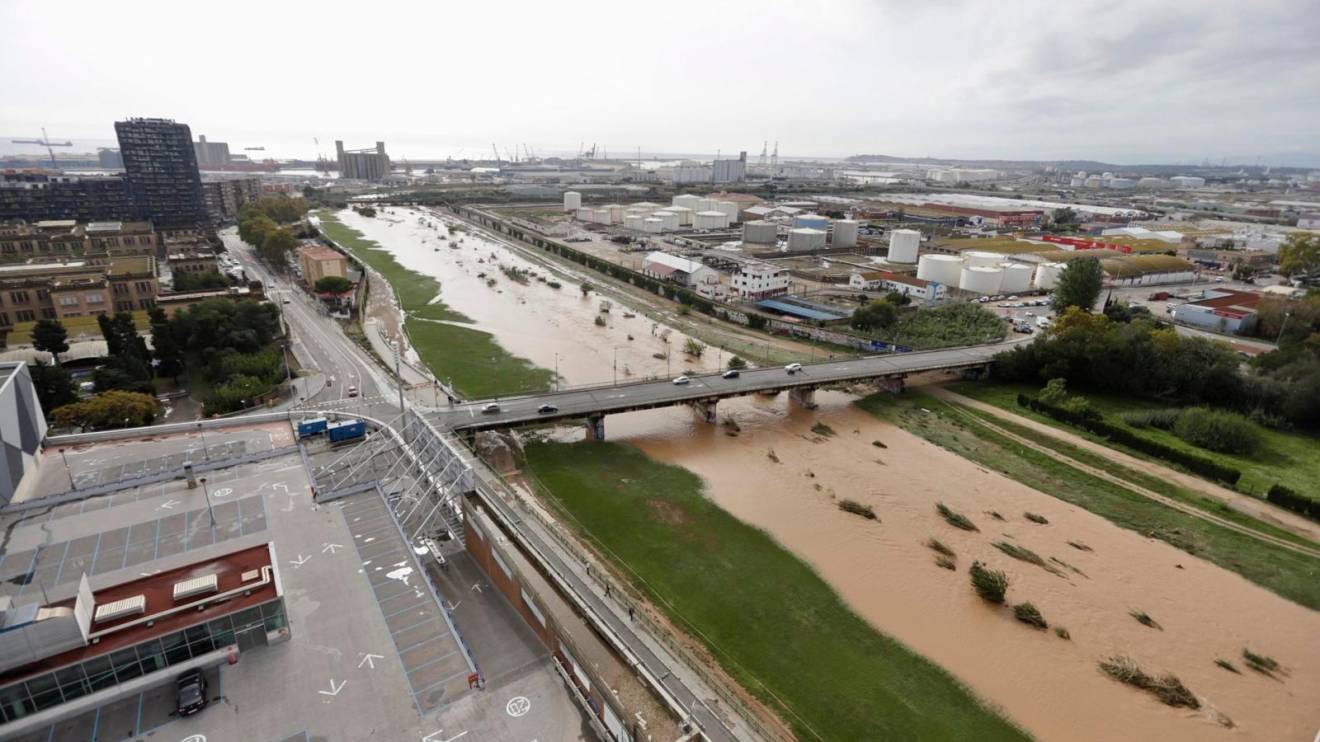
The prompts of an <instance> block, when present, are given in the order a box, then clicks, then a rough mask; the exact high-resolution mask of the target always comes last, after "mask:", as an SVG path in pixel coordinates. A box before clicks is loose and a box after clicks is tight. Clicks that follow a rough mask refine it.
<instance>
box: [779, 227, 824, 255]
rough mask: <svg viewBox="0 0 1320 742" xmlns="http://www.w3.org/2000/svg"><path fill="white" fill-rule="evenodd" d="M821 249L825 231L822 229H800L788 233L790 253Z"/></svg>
mask: <svg viewBox="0 0 1320 742" xmlns="http://www.w3.org/2000/svg"><path fill="white" fill-rule="evenodd" d="M823 247H825V230H823V229H810V228H808V227H802V228H801V229H790V230H789V231H788V249H789V251H790V252H793V251H797V250H819V249H821V248H823Z"/></svg>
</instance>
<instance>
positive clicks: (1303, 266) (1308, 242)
mask: <svg viewBox="0 0 1320 742" xmlns="http://www.w3.org/2000/svg"><path fill="white" fill-rule="evenodd" d="M1279 272H1280V273H1282V274H1283V275H1285V276H1295V275H1303V276H1310V275H1313V274H1316V273H1320V235H1317V234H1307V233H1306V232H1293V233H1292V234H1290V235H1288V239H1287V240H1285V241H1284V243H1283V245H1281V246H1280V247H1279Z"/></svg>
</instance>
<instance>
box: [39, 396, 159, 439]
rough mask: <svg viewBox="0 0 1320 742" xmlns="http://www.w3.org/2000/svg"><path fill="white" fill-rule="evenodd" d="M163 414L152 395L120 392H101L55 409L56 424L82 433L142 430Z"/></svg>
mask: <svg viewBox="0 0 1320 742" xmlns="http://www.w3.org/2000/svg"><path fill="white" fill-rule="evenodd" d="M159 413H160V405H159V404H157V402H156V398H155V397H153V396H151V395H150V394H141V393H139V392H125V391H122V390H119V389H111V390H110V391H106V392H101V393H100V394H97V395H95V396H92V397H89V398H87V399H84V400H82V401H79V402H73V403H70V404H66V405H64V406H63V407H60V408H59V409H57V410H55V412H54V413H53V417H54V419H55V424H56V425H59V426H61V427H76V428H81V429H82V430H109V429H112V428H140V427H142V426H143V425H150V424H152V423H153V422H155V420H156V415H157V414H159Z"/></svg>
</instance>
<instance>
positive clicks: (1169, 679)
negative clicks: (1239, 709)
mask: <svg viewBox="0 0 1320 742" xmlns="http://www.w3.org/2000/svg"><path fill="white" fill-rule="evenodd" d="M1100 669H1101V671H1103V672H1104V673H1105V674H1106V675H1108V676H1109V677H1111V678H1113V679H1115V680H1117V681H1119V682H1120V683H1126V684H1127V685H1131V686H1133V687H1136V688H1140V689H1142V690H1144V691H1146V692H1148V693H1153V694H1154V695H1155V696H1156V697H1158V698H1159V699H1160V700H1161V701H1163V702H1164V703H1166V704H1168V705H1170V706H1175V707H1177V706H1186V707H1187V708H1190V709H1198V708H1200V707H1201V702H1200V701H1198V700H1196V696H1194V695H1192V692H1191V691H1190V690H1188V689H1187V686H1185V685H1183V684H1182V681H1181V680H1179V679H1178V676H1176V675H1172V674H1169V675H1162V676H1160V677H1158V678H1153V677H1151V676H1150V675H1147V674H1146V673H1145V672H1144V671H1143V670H1142V669H1141V667H1140V666H1138V665H1137V663H1136V661H1135V660H1133V659H1132V658H1131V657H1125V656H1122V655H1114V656H1112V657H1110V658H1109V659H1106V660H1101V661H1100Z"/></svg>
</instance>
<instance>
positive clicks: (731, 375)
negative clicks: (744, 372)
mask: <svg viewBox="0 0 1320 742" xmlns="http://www.w3.org/2000/svg"><path fill="white" fill-rule="evenodd" d="M738 376H739V374H738V369H736V368H731V369H729V370H728V371H725V372H724V373H722V374H720V378H721V379H736V378H738Z"/></svg>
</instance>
